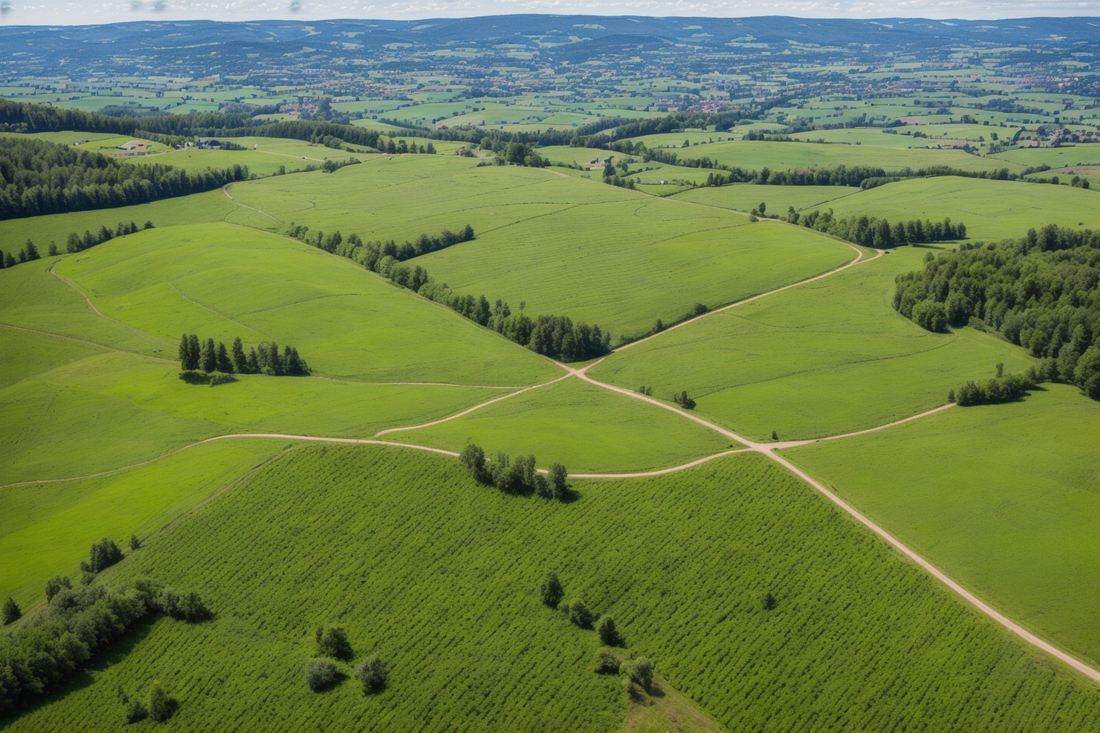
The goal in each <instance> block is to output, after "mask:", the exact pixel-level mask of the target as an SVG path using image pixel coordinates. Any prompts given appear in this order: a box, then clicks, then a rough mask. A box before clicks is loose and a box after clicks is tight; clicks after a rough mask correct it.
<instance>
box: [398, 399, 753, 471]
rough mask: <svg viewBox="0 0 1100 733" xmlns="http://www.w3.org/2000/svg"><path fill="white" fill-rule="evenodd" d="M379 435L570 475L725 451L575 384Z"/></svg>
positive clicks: (707, 436) (690, 427)
mask: <svg viewBox="0 0 1100 733" xmlns="http://www.w3.org/2000/svg"><path fill="white" fill-rule="evenodd" d="M385 437H386V438H387V439H389V440H396V441H399V442H403V443H410V442H411V443H416V444H418V445H429V446H433V447H437V448H446V449H448V450H453V451H456V452H457V451H461V450H462V446H464V445H465V444H466V443H467V441H469V442H473V443H476V444H477V445H480V446H481V447H482V448H484V449H485V451H486V455H488V456H490V457H493V456H495V455H496V453H497V451H498V450H500V451H504V452H505V453H507V454H508V455H509V456H514V455H517V454H521V453H522V454H524V455H528V454H535V456H536V458H538V459H539V467H540V468H545V467H546V466H547V465H548V464H550V463H553V462H560V463H564V464H565V466H566V468H568V469H569V471H570V472H572V473H586V472H608V473H610V472H615V473H619V472H623V471H646V470H652V469H658V468H668V467H670V466H676V465H679V464H682V463H686V462H688V461H690V460H693V459H696V458H701V457H703V456H706V455H710V454H712V453H717V452H719V451H722V450H726V449H728V448H729V447H730V441H729V440H728V439H727V438H724V437H723V436H721V435H719V434H718V433H715V432H714V431H712V430H709V429H707V428H705V427H703V426H701V425H698V424H696V423H693V422H690V421H688V420H684V419H683V418H680V417H677V416H676V415H675V414H673V413H671V412H668V411H667V410H662V409H660V408H659V407H654V406H653V405H647V404H646V403H644V402H641V401H640V400H633V399H631V398H629V397H626V396H624V395H619V394H615V393H614V392H612V391H610V390H606V389H603V388H601V387H597V386H595V385H592V384H588V383H587V382H582V381H581V380H579V379H574V378H569V379H566V380H564V381H562V382H558V383H557V384H553V385H550V386H548V387H541V388H539V389H534V390H531V391H530V392H525V393H523V394H521V395H518V396H516V397H512V398H509V399H507V400H503V401H501V402H498V403H496V404H494V405H490V406H489V407H486V408H484V409H481V410H478V411H477V412H472V413H470V414H469V415H466V416H464V417H461V418H459V419H457V420H451V421H449V422H445V423H441V424H439V425H434V426H432V427H429V428H422V429H420V430H410V431H399V432H395V433H388V434H387V435H386V436H385ZM735 447H740V446H735Z"/></svg>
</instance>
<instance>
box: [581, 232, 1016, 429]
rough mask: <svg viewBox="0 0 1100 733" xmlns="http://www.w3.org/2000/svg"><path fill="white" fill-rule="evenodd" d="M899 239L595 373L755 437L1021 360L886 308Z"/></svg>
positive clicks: (986, 339) (892, 401) (916, 401)
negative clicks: (679, 400) (862, 260)
mask: <svg viewBox="0 0 1100 733" xmlns="http://www.w3.org/2000/svg"><path fill="white" fill-rule="evenodd" d="M923 253H924V250H921V249H918V248H911V247H907V248H901V249H899V250H897V251H896V252H895V253H894V254H890V255H885V256H883V257H880V258H879V259H877V260H875V261H874V262H868V263H866V264H859V265H856V266H855V267H853V268H850V269H848V270H846V271H844V272H842V273H838V274H837V275H835V276H831V277H828V278H825V279H823V280H820V281H817V282H814V283H809V284H807V285H802V286H799V287H797V288H793V289H791V290H787V291H785V292H783V293H779V294H777V295H772V296H768V297H767V298H763V299H761V300H759V301H757V302H754V303H749V304H746V305H744V306H738V307H735V308H732V309H730V310H727V311H724V312H721V313H716V314H714V315H712V316H708V317H706V318H703V319H702V320H700V321H699V322H698V323H693V324H690V325H688V326H684V327H682V328H679V329H677V330H675V331H671V332H669V333H667V334H662V335H660V336H658V337H657V338H654V339H652V340H650V341H647V342H644V343H641V344H638V345H637V346H632V347H630V348H628V349H625V350H623V351H622V352H620V353H616V354H613V355H611V356H610V357H608V358H607V359H606V360H605V361H604V362H603V363H601V364H599V365H598V366H596V367H595V368H594V369H592V370H590V372H589V374H590V375H591V376H592V377H594V378H595V379H598V380H601V381H605V382H610V383H612V384H615V385H618V386H620V387H625V388H627V389H636V388H638V387H640V386H643V385H644V386H646V387H651V388H652V389H653V396H654V397H657V398H660V399H665V400H667V399H670V397H671V395H673V394H675V393H678V392H680V391H681V390H686V391H687V392H688V395H689V396H691V397H692V398H694V399H696V400H697V401H698V408H697V410H698V412H699V413H700V414H702V415H703V416H706V417H708V418H710V419H713V420H716V421H718V422H719V423H721V424H722V425H725V426H726V427H729V428H731V429H733V430H735V431H738V432H740V433H741V434H743V435H745V436H746V437H748V438H751V439H754V440H767V439H768V438H769V437H770V436H771V434H772V431H775V432H777V433H778V434H779V438H780V439H781V440H798V439H809V438H818V437H822V436H825V435H837V434H841V433H847V432H852V431H855V430H862V429H865V428H870V427H874V426H876V425H883V424H885V423H889V422H893V421H894V420H900V419H902V418H905V417H909V416H910V415H914V414H917V413H920V412H923V411H925V410H929V409H931V408H933V407H938V406H939V405H942V404H944V403H945V402H946V401H947V392H948V390H949V389H953V388H955V387H956V386H958V385H959V384H962V383H965V382H966V381H967V380H968V379H979V378H986V377H989V376H992V374H993V371H994V365H995V364H997V363H1004V364H1005V369H1006V370H1007V371H1009V372H1016V371H1022V370H1023V369H1025V368H1026V367H1027V366H1028V365H1029V364H1030V363H1032V360H1031V359H1030V357H1028V356H1026V355H1025V353H1024V352H1023V350H1021V349H1019V348H1018V347H1015V346H1011V345H1010V344H1008V343H1006V342H1004V341H1001V340H999V339H997V338H994V337H993V336H989V335H986V334H983V333H979V332H976V331H973V330H971V329H963V330H961V331H960V332H959V333H956V334H933V333H930V332H928V331H924V330H923V329H921V328H919V327H918V326H917V325H915V324H914V323H913V322H911V321H909V320H908V319H906V318H903V317H902V316H901V315H899V314H898V313H896V312H895V311H894V310H893V308H892V307H891V305H890V303H891V299H892V297H893V293H894V277H895V275H897V274H898V273H900V272H906V271H909V270H912V269H915V268H919V267H920V263H921V258H922V257H923Z"/></svg>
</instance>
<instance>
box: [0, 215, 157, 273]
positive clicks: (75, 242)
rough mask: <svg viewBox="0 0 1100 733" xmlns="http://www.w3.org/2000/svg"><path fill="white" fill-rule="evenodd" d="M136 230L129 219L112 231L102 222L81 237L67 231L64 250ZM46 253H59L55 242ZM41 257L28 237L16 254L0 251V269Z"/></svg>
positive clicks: (148, 226) (77, 249) (147, 224)
mask: <svg viewBox="0 0 1100 733" xmlns="http://www.w3.org/2000/svg"><path fill="white" fill-rule="evenodd" d="M144 228H145V229H152V228H153V222H151V221H147V222H145V227H144ZM137 231H139V230H138V225H137V224H135V223H134V222H132V221H131V222H130V223H129V224H127V223H126V222H122V221H120V222H119V223H118V228H116V229H115V230H113V231H112V230H111V229H108V228H107V225H106V224H104V225H103V226H101V227H100V228H99V231H98V232H97V233H95V234H93V233H92V232H91V231H90V230H88V229H85V230H84V236H83V237H81V236H80V235H79V234H77V233H76V232H69V238H68V240H66V242H65V251H66V252H69V253H73V252H80V251H82V250H85V249H88V248H89V247H94V246H96V245H97V244H103V243H104V242H106V241H109V240H111V239H114V238H115V237H124V236H126V235H127V234H133V233H134V232H137ZM47 254H48V255H49V256H50V257H56V256H57V255H59V254H61V252H60V250H58V248H57V243H56V242H50V245H49V248H48V250H47ZM41 257H42V254H41V253H40V251H39V249H38V246H37V245H36V244H35V243H34V242H33V241H32V240H30V239H28V240H27V243H26V244H25V245H23V249H22V250H20V251H19V253H18V255H14V256H13V255H12V254H11V252H7V253H5V252H3V251H0V270H2V269H4V268H5V267H14V266H15V265H17V264H21V263H23V262H30V261H31V260H37V259H40V258H41Z"/></svg>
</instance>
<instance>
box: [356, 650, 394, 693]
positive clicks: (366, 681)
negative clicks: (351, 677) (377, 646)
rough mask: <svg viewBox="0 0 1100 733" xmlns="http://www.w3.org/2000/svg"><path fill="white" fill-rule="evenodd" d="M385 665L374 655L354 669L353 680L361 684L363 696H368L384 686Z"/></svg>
mask: <svg viewBox="0 0 1100 733" xmlns="http://www.w3.org/2000/svg"><path fill="white" fill-rule="evenodd" d="M387 671H388V670H387V669H386V665H385V664H383V663H382V660H380V659H379V658H378V657H377V656H376V655H373V654H372V655H371V656H369V657H367V658H366V659H364V660H363V661H362V662H360V663H359V666H358V667H356V668H355V679H357V680H359V681H360V682H362V683H363V694H365V695H369V694H371V693H372V692H377V691H378V690H381V689H382V688H383V687H385V686H386V674H387Z"/></svg>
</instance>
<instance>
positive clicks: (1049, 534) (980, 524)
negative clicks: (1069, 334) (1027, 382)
mask: <svg viewBox="0 0 1100 733" xmlns="http://www.w3.org/2000/svg"><path fill="white" fill-rule="evenodd" d="M1020 436H1027V439H1026V442H1024V441H1021V440H1020ZM1097 445H1100V405H1098V404H1097V403H1096V402H1093V401H1092V400H1089V399H1086V398H1085V397H1084V396H1082V395H1081V394H1080V393H1079V392H1078V390H1077V389H1075V388H1073V387H1068V386H1063V385H1049V386H1048V387H1047V391H1042V392H1037V393H1034V394H1032V395H1030V396H1029V397H1027V398H1026V399H1025V400H1023V401H1021V402H1016V403H1012V404H1007V405H996V406H990V407H972V408H971V407H966V408H956V409H952V410H948V411H947V412H945V413H942V414H938V415H935V416H933V417H929V418H927V419H924V420H919V421H917V422H914V423H911V424H909V425H903V426H899V427H897V428H893V429H890V430H885V431H882V432H879V433H873V434H870V435H864V436H860V437H857V438H849V439H845V440H841V441H835V442H824V443H818V444H814V445H810V446H805V447H802V448H795V449H791V450H790V451H789V455H788V457H789V458H790V459H791V460H792V461H793V462H794V463H796V464H798V465H799V466H800V467H802V468H804V469H806V470H807V471H808V472H809V473H811V474H813V475H814V476H815V477H816V478H818V479H820V480H822V481H823V482H825V483H826V484H827V485H829V486H830V487H831V488H833V489H834V490H835V491H836V492H837V493H838V494H839V495H840V496H841V497H842V498H843V499H845V500H846V501H848V502H851V503H852V504H854V505H855V506H856V507H857V508H859V509H860V510H861V511H863V512H865V513H866V514H867V515H868V516H870V517H871V518H872V519H873V520H874V521H876V522H879V523H880V524H882V525H884V526H886V527H889V528H890V531H891V532H892V533H893V534H894V536H896V537H898V538H899V539H900V540H901V541H902V542H904V543H906V544H907V545H909V546H910V547H912V548H913V549H915V550H916V551H917V552H918V553H920V554H921V555H922V556H924V557H925V558H927V559H928V560H929V561H931V562H932V563H933V564H935V565H936V566H938V567H939V568H940V569H941V570H943V571H944V572H945V573H947V574H948V575H949V576H950V577H951V578H953V579H955V580H957V581H958V582H960V583H962V584H963V585H965V586H966V587H967V588H968V589H970V590H971V591H973V592H974V593H975V594H976V595H978V596H979V597H981V598H982V599H983V600H985V601H986V602H988V603H989V604H991V605H992V606H993V607H994V608H997V609H998V610H1000V611H1002V612H1003V613H1004V614H1005V615H1007V616H1008V617H1010V618H1011V619H1013V620H1014V621H1017V622H1019V623H1022V624H1023V625H1024V626H1026V627H1028V628H1030V629H1031V630H1032V631H1034V632H1035V633H1036V634H1038V635H1039V636H1041V637H1043V638H1044V639H1048V640H1051V641H1053V642H1054V643H1056V644H1057V645H1058V646H1060V647H1062V648H1063V649H1066V650H1068V651H1069V652H1070V653H1072V654H1074V655H1076V656H1078V657H1080V658H1082V659H1085V660H1086V661H1088V662H1090V663H1091V664H1094V665H1095V664H1097V663H1098V662H1100V565H1098V564H1097V563H1096V520H1097V518H1098V517H1100V475H1098V474H1097V471H1096V446H1097ZM852 455H858V456H859V460H855V461H854V460H852V458H851V456H852Z"/></svg>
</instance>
